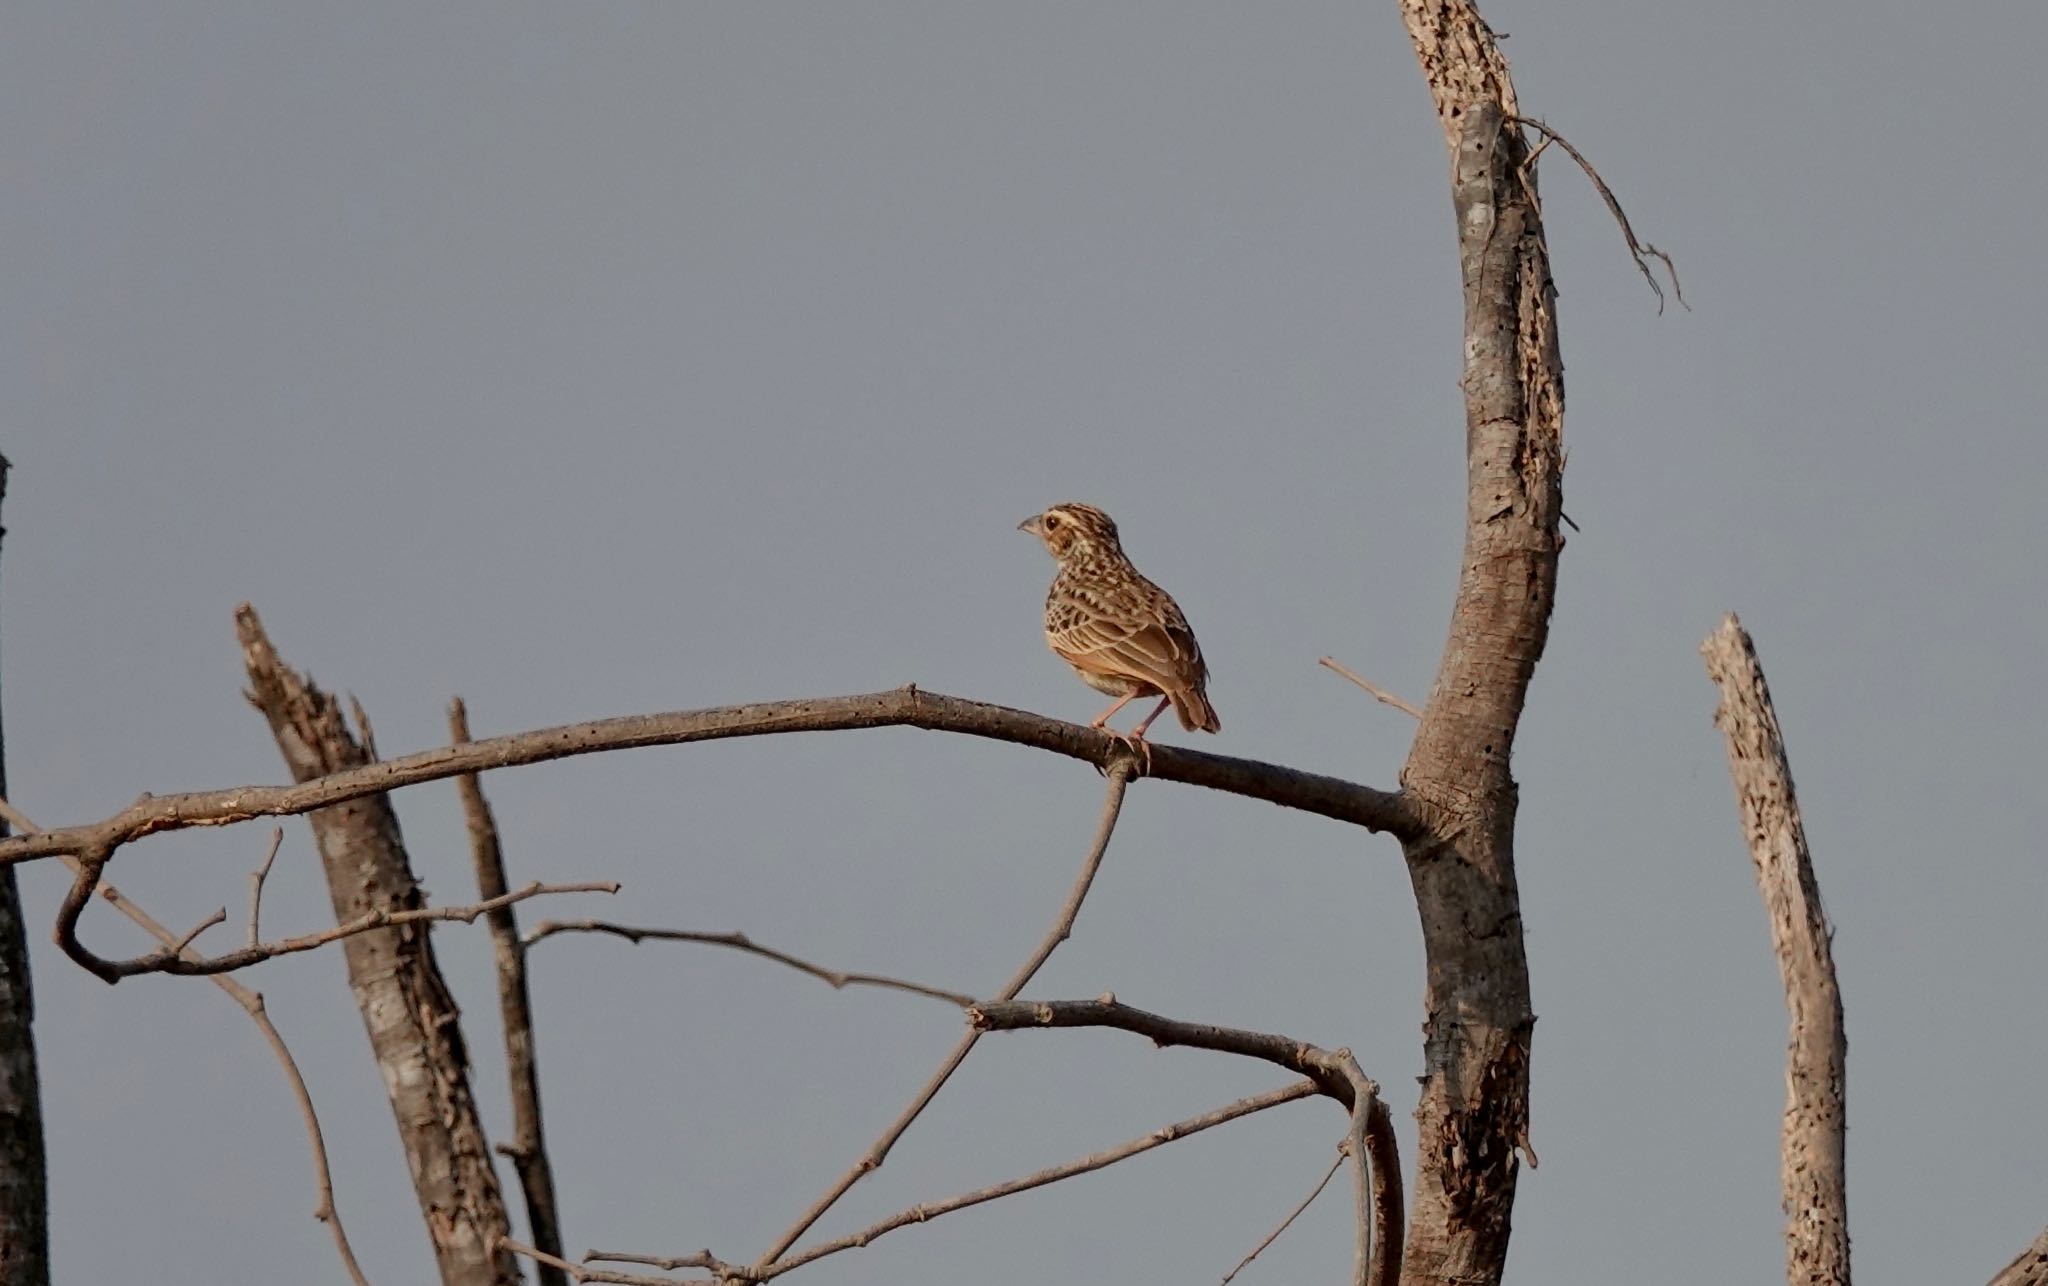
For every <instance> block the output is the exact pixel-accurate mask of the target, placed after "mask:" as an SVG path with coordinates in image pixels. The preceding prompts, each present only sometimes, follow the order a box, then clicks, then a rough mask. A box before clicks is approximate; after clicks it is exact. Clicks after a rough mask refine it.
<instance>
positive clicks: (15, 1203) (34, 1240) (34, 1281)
mask: <svg viewBox="0 0 2048 1286" xmlns="http://www.w3.org/2000/svg"><path fill="white" fill-rule="evenodd" d="M8 467H9V466H8V463H7V458H6V457H5V456H0V502H4V501H5V500H6V498H7V470H8ZM6 534H7V532H6V529H5V528H0V536H5V535H6ZM6 797H7V742H6V738H5V736H4V735H0V799H5V798H6ZM6 834H7V823H6V822H4V821H0V836H5V835H6ZM34 1022H35V992H34V989H33V987H32V986H31V980H30V978H29V969H28V934H27V932H26V929H25V926H24V925H23V924H22V919H21V890H20V887H19V886H18V885H17V884H16V883H15V879H14V868H13V867H8V868H7V869H6V870H4V871H0V1282H9V1283H20V1286H45V1284H46V1283H48V1282H49V1280H50V1202H49V1195H50V1194H49V1186H48V1176H47V1172H46V1170H45V1169H44V1164H43V1090H42V1083H41V1081H40V1080H39V1079H38V1078H37V1075H36V1038H35V1029H34V1025H33V1024H34Z"/></svg>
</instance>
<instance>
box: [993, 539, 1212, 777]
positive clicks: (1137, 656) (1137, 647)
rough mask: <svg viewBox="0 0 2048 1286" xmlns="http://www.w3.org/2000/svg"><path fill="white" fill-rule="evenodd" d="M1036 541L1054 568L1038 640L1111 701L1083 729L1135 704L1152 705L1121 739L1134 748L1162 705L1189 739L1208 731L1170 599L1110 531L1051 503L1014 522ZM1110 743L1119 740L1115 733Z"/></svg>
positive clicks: (1183, 629)
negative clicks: (1144, 700)
mask: <svg viewBox="0 0 2048 1286" xmlns="http://www.w3.org/2000/svg"><path fill="white" fill-rule="evenodd" d="M1017 529H1018V530H1019V531H1028V532H1030V533H1031V534H1032V535H1034V536H1036V537H1038V538H1039V539H1040V540H1042V541H1044V542H1045V547H1046V549H1047V550H1048V551H1050V552H1051V554H1052V556H1053V558H1054V559H1055V560H1057V561H1058V563H1059V567H1060V569H1059V574H1058V575H1056V576H1054V577H1053V580H1052V589H1051V590H1050V591H1048V592H1047V594H1046V596H1045V641H1046V643H1047V644H1049V645H1050V646H1051V648H1052V650H1053V652H1054V653H1055V654H1056V655H1058V657H1059V658H1060V659H1061V660H1062V661H1065V662H1066V663H1067V664H1068V665H1071V666H1073V667H1074V673H1076V674H1078V675H1080V676H1081V679H1082V681H1083V682H1085V683H1087V684H1088V686H1089V687H1092V688H1094V689H1095V690H1096V691H1098V692H1106V693H1108V694H1109V695H1111V696H1113V697H1115V698H1117V700H1116V704H1114V705H1112V706H1110V707H1109V709H1107V710H1104V711H1103V712H1102V713H1101V714H1099V715H1097V716H1095V721H1094V722H1093V723H1091V724H1090V725H1089V726H1090V727H1094V728H1101V727H1104V726H1106V725H1107V724H1108V722H1109V719H1110V716H1112V715H1114V714H1115V713H1116V712H1117V711H1119V710H1121V709H1123V708H1124V706H1126V705H1128V704H1129V703H1130V702H1132V701H1133V700H1136V699H1137V698H1139V697H1147V696H1157V697H1159V698H1160V701H1159V704H1158V705H1157V706H1156V707H1154V708H1153V710H1152V713H1151V714H1148V715H1146V716H1145V718H1144V721H1143V722H1142V723H1140V724H1139V725H1138V726H1137V727H1136V728H1135V729H1133V730H1132V731H1131V733H1130V735H1129V736H1128V737H1126V738H1125V740H1128V741H1130V742H1131V743H1132V744H1133V745H1142V744H1143V743H1144V740H1145V730H1146V729H1147V728H1149V727H1151V726H1152V721H1153V720H1154V719H1157V718H1158V717H1159V716H1160V714H1161V713H1162V712H1164V711H1165V709H1166V707H1167V706H1168V705H1171V706H1172V707H1173V712H1174V713H1175V714H1176V715H1179V716H1180V726H1181V727H1183V728H1185V729H1187V730H1188V731H1189V732H1195V731H1197V730H1199V731H1202V732H1215V731H1217V730H1218V729H1220V728H1221V727H1222V726H1223V724H1222V721H1221V720H1219V719H1218V718H1217V717H1216V709H1215V707H1214V706H1211V705H1210V704H1209V694H1208V692H1207V691H1206V689H1207V687H1208V684H1209V667H1208V666H1207V665H1206V664H1204V662H1203V661H1202V648H1201V645H1200V644H1198V643H1196V642H1195V632H1194V631H1193V630H1191V629H1189V628H1188V619H1187V617H1186V616H1184V615H1182V614H1181V610H1180V605H1179V604H1178V603H1175V602H1174V601H1173V596H1172V595H1171V594H1168V593H1167V592H1166V591H1165V590H1163V589H1161V588H1159V587H1158V586H1157V585H1154V584H1153V583H1152V582H1151V581H1149V580H1147V579H1145V577H1144V576H1143V575H1142V574H1140V573H1139V571H1138V569H1137V568H1135V567H1133V566H1131V560H1130V559H1129V558H1126V557H1125V556H1124V550H1123V545H1122V543H1121V542H1120V541H1119V540H1118V539H1117V530H1116V523H1115V522H1113V521H1112V520H1111V519H1110V516H1109V515H1108V514H1106V513H1104V512H1102V511H1101V510H1100V509H1097V508H1096V507H1095V506H1093V505H1083V504H1071V503H1069V504H1060V505H1054V506H1053V507H1052V508H1050V509H1047V510H1046V511H1045V512H1044V513H1041V514H1036V515H1034V516H1032V517H1030V518H1027V519H1025V520H1024V521H1023V522H1021V523H1019V524H1017ZM1110 732H1111V734H1112V735H1115V736H1123V734H1121V733H1117V732H1116V730H1115V729H1110Z"/></svg>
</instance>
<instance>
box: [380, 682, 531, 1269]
mask: <svg viewBox="0 0 2048 1286" xmlns="http://www.w3.org/2000/svg"><path fill="white" fill-rule="evenodd" d="M358 717H359V718H360V715H359V716H358ZM448 737H449V740H451V741H454V742H458V743H460V742H465V741H468V740H469V708H468V707H467V706H465V705H464V704H463V702H462V698H461V697H457V698H455V699H454V700H453V701H451V702H450V703H449V705H448ZM455 789H456V792H457V793H458V794H459V795H460V796H461V797H462V816H463V819H464V821H465V822H466V824H467V825H468V828H469V854H470V865H471V866H472V867H474V868H475V871H476V885H477V893H478V894H479V895H481V896H482V897H483V898H484V900H485V901H486V902H496V901H499V900H500V899H502V898H503V897H504V896H505V894H506V891H507V889H508V887H509V884H508V881H507V880H506V878H505V853H504V847H503V845H502V844H500V843H499V840H498V822H497V819H496V818H495V817H493V816H492V814H491V805H490V801H489V800H487V799H485V798H484V790H483V785H482V782H481V779H479V778H478V776H477V775H476V774H475V773H464V774H462V775H461V776H459V777H457V778H456V779H455ZM484 921H485V923H486V924H487V925H489V927H490V931H491V952H492V955H493V957H494V958H495V960H496V963H497V966H498V1015H499V1018H500V1020H501V1025H502V1026H503V1028H504V1033H505V1075H506V1079H507V1080H508V1081H509V1082H510V1085H511V1098H512V1142H511V1143H509V1144H500V1145H499V1147H498V1151H500V1152H503V1153H504V1154H506V1155H507V1156H509V1157H511V1158H512V1168H513V1170H514V1171H516V1172H517V1173H518V1175H519V1190H520V1193H521V1195H523V1196H524V1197H525V1199H526V1222H527V1227H528V1229H529V1230H530V1234H531V1236H532V1237H533V1240H534V1241H535V1242H536V1243H537V1244H538V1246H539V1248H540V1249H541V1250H543V1251H546V1252H547V1253H549V1254H551V1255H557V1256H559V1255H560V1254H561V1253H562V1224H561V1214H560V1211H559V1209H558V1207H557V1206H556V1203H555V1171H554V1166H553V1165H552V1164H551V1163H550V1162H549V1160H548V1150H547V1140H546V1133H545V1131H544V1130H543V1128H542V1124H541V1111H540V1071H539V1068H538V1066H537V1064H536V1062H535V1057H536V1055H535V1052H534V1049H535V1047H534V1037H533V999H532V997H531V995H530V994H529V993H528V991H527V987H526V948H525V947H524V946H523V945H521V943H520V941H519V922H518V920H517V919H516V918H515V917H514V915H513V912H512V907H511V905H510V904H509V903H506V904H503V905H499V906H496V907H493V908H491V909H490V910H488V911H486V912H485V913H484ZM539 1277H540V1286H566V1284H567V1282H568V1278H567V1276H566V1275H564V1274H563V1272H562V1270H561V1269H559V1268H556V1267H554V1266H552V1265H549V1264H541V1265H540V1272H539Z"/></svg>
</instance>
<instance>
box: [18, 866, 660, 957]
mask: <svg viewBox="0 0 2048 1286" xmlns="http://www.w3.org/2000/svg"><path fill="white" fill-rule="evenodd" d="M105 868H106V860H105V859H104V858H100V859H98V860H94V859H93V858H90V857H88V858H85V859H82V860H81V861H80V863H79V870H78V877H77V879H76V880H74V881H73V882H72V885H71V891H70V892H69V893H67V894H66V895H65V897H64V904H63V906H62V908H61V909H60V910H59V911H58V915H57V928H56V932H55V933H54V934H53V935H52V936H53V937H54V939H55V940H56V943H57V945H58V946H60V947H62V948H63V949H64V954H65V955H68V956H70V957H71V958H72V959H73V960H75V961H77V962H78V963H79V964H80V965H81V966H83V967H84V968H86V969H87V970H89V971H90V972H92V973H93V974H94V975H96V976H97V977H99V978H101V979H102V980H104V981H106V982H110V983H112V982H119V981H121V979H123V978H132V977H134V976H135V975H136V974H141V973H171V974H181V975H189V976H204V975H207V974H219V973H232V972H234V971H235V970H237V969H246V968H248V967H249V966H250V965H253V964H258V963H261V962H262V961H265V960H269V959H271V958H273V957H275V956H287V955H292V954H294V953H296V952H300V951H311V950H313V949H315V948H316V947H324V946H326V945H327V944H328V943H330V942H337V941H340V940H341V939H342V938H352V937H354V936H355V935H357V934H359V933H368V932H370V931H371V930H373V929H383V928H388V927H389V926H391V925H395V924H412V923H415V922H418V921H421V920H459V921H461V922H462V923H464V924H473V923H475V922H476V918H477V917H478V916H480V915H484V914H487V913H488V912H491V911H494V910H497V909H498V908H499V907H506V906H511V905H513V904H514V903H516V902H524V901H526V900H527V899H528V898H534V897H542V896H545V895H548V894H554V893H617V892H618V891H619V885H618V884H617V883H615V882H612V881H608V880H607V881H593V882H587V883H581V884H543V883H541V882H540V881H538V880H535V881H534V882H533V883H531V884H529V885H527V886H525V887H524V888H518V889H514V890H512V891H511V892H510V893H507V894H505V895H504V896H503V897H495V898H491V899H489V900H488V901H484V902H474V903H471V904H470V905H468V906H430V907H421V908H419V909H418V910H414V911H383V910H377V911H371V912H368V913H367V914H364V915H360V916H357V917H356V918H355V919H353V920H350V921H349V922H348V923H347V924H337V925H335V926H334V927H333V928H331V929H322V930H320V931H319V932H317V933H307V934H302V935H301V936H299V937H296V938H283V939H280V940H279V941H276V942H259V943H257V944H256V945H255V946H253V947H242V948H240V949H238V950H235V951H230V952H228V953H226V954H225V955H218V956H201V955H195V954H194V953H192V952H191V951H190V950H188V948H189V947H190V946H191V944H192V939H194V938H196V937H198V936H199V935H200V933H202V932H204V931H205V930H206V929H209V928H211V927H212V926H214V925H216V924H218V923H220V922H221V921H222V920H224V919H226V918H227V912H226V910H225V909H223V910H221V911H218V912H216V913H215V914H214V915H213V916H212V917H210V918H209V919H208V920H207V921H206V922H205V923H203V924H201V925H200V926H199V927H198V928H197V929H194V930H193V931H192V932H190V933H188V934H186V935H185V937H184V938H183V939H182V940H179V941H176V942H175V943H174V944H173V945H167V946H165V947H163V948H161V949H159V950H156V951H152V952H150V953H149V954H148V955H143V956H134V957H131V958H130V959H127V960H109V959H107V958H106V957H104V956H101V955H96V954H94V952H93V951H92V949H91V948H90V947H87V946H86V945H85V944H84V943H82V942H80V941H79V940H78V917H79V915H80V913H81V912H83V911H84V910H85V904H86V902H87V901H88V900H89V899H90V898H91V897H92V894H93V890H94V889H96V888H98V887H99V883H100V874H101V872H102V871H104V870H105Z"/></svg>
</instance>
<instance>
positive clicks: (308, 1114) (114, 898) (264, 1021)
mask: <svg viewBox="0 0 2048 1286" xmlns="http://www.w3.org/2000/svg"><path fill="white" fill-rule="evenodd" d="M0 817H5V818H6V819H7V820H8V821H9V822H11V823H12V824H13V825H14V826H15V828H16V829H18V830H21V831H23V832H24V833H33V832H34V831H36V830H37V829H38V828H37V826H36V824H35V823H34V822H32V821H30V820H29V819H28V818H27V817H25V816H23V815H22V814H21V813H20V812H19V811H18V810H16V809H15V807H14V806H13V805H12V804H9V803H8V802H7V801H6V800H4V799H0ZM62 860H63V862H64V864H65V865H66V866H68V867H70V868H71V869H72V870H73V871H74V872H76V871H78V870H79V869H80V868H81V866H82V865H83V864H82V863H81V862H80V861H79V859H77V858H75V857H71V856H69V855H66V856H65V857H64V858H63V859H62ZM99 895H100V896H101V897H102V898H104V899H106V900H107V901H108V902H109V903H111V904H112V905H113V907H114V909H115V910H117V911H119V912H120V913H121V914H122V915H125V916H127V917H128V918H129V919H130V920H132V921H133V922H134V923H136V924H138V925H140V926H141V927H142V928H143V930H144V931H146V932H147V933H148V934H149V935H150V936H151V937H153V938H155V939H156V940H157V941H158V942H161V943H164V944H165V945H166V946H168V945H169V944H171V943H173V942H176V941H177V938H176V936H175V935H174V934H172V933H171V931H170V930H169V929H166V928H165V927H164V926H163V925H161V924H159V923H158V922H157V921H156V919H155V917H153V916H151V915H150V914H149V912H147V911H145V910H143V909H142V908H141V907H139V906H137V905H136V904H135V903H133V902H131V901H129V900H128V898H127V896H126V895H125V894H123V893H122V892H121V890H119V889H117V888H115V887H114V886H113V885H112V884H107V883H102V884H100V885H99ZM188 954H190V953H189V952H188ZM194 958H198V957H194ZM207 981H209V982H211V983H212V984H213V985H214V986H216V987H219V988H220V989H221V990H222V991H223V992H225V993H227V996H228V998H229V999H231V1000H233V1001H234V1002H235V1003H236V1004H238V1005H240V1006H241V1007H242V1010H243V1012H244V1013H246V1014H248V1015H249V1018H250V1021H252V1022H254V1023H255V1024H256V1029H257V1030H258V1031H260V1032H261V1033H263V1040H264V1043H266V1044H268V1045H269V1046H270V1052H271V1053H272V1054H273V1055H275V1056H276V1058H277V1062H278V1066H280V1067H282V1068H283V1069H284V1074H285V1079H286V1080H287V1081H289V1082H290V1084H291V1089H292V1097H293V1098H295V1099H297V1100H298V1104H299V1119H300V1120H301V1122H302V1123H303V1124H304V1125H305V1127H306V1142H307V1145H308V1147H309V1148H310V1150H311V1151H312V1154H313V1182H314V1186H315V1188H316V1190H317V1191H318V1193H319V1203H318V1204H317V1205H315V1206H314V1208H313V1217H314V1218H315V1219H318V1220H319V1221H320V1222H322V1223H324V1224H326V1225H327V1228H328V1231H329V1232H331V1233H332V1234H333V1235H334V1248H335V1250H336V1252H337V1253H339V1254H340V1255H341V1263H342V1267H343V1268H344V1269H345V1270H346V1271H347V1272H348V1276H349V1280H350V1281H351V1282H353V1283H355V1286H370V1283H369V1279H368V1278H366V1277H364V1276H363V1270H362V1268H361V1267H360V1266H358V1265H357V1263H356V1254H355V1251H354V1250H353V1249H352V1248H351V1247H350V1246H349V1244H348V1232H347V1231H346V1230H345V1229H344V1228H343V1227H342V1226H341V1212H340V1211H339V1210H337V1209H336V1208H335V1205H334V1173H333V1171H332V1170H331V1169H330V1168H329V1167H328V1164H327V1140H326V1138H325V1136H324V1135H322V1134H321V1132H320V1114H319V1113H318V1112H316V1111H315V1110H314V1109H313V1093H312V1091H311V1090H309V1089H308V1088H306V1078H305V1076H304V1075H303V1074H302V1073H301V1072H300V1071H299V1063H298V1060H297V1059H295V1058H293V1057H292V1051H291V1048H290V1046H288V1045H286V1044H285V1043H284V1036H283V1035H282V1034H280V1033H279V1032H278V1030H277V1025H276V1024H274V1023H272V1022H271V1021H270V1013H269V1010H268V1009H267V1008H265V1006H264V1003H263V993H261V992H259V991H251V990H250V989H249V988H247V987H244V986H243V985H242V984H241V983H239V982H236V981H235V980H234V979H233V978H229V977H226V976H223V975H219V974H216V975H214V976H212V977H210V978H208V979H207Z"/></svg>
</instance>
